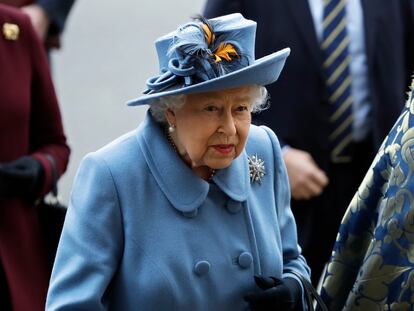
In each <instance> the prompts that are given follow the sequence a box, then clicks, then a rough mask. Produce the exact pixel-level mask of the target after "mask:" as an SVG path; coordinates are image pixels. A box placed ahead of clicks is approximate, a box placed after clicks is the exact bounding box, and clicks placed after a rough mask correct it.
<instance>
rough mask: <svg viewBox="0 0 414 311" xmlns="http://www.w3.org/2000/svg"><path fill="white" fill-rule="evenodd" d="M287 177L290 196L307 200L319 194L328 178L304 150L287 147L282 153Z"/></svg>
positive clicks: (326, 183)
mask: <svg viewBox="0 0 414 311" xmlns="http://www.w3.org/2000/svg"><path fill="white" fill-rule="evenodd" d="M283 159H284V161H285V164H286V169H287V173H288V177H289V183H290V187H291V192H292V197H293V198H294V199H295V200H309V199H311V198H312V197H316V196H318V195H320V194H321V193H322V191H323V189H324V188H325V187H326V186H327V185H328V183H329V179H328V177H327V176H326V174H325V172H324V171H322V170H321V169H320V168H319V167H318V166H317V164H316V163H315V161H314V160H313V158H312V156H311V155H310V154H309V153H308V152H306V151H302V150H299V149H295V148H292V147H288V148H287V150H286V151H285V152H284V154H283Z"/></svg>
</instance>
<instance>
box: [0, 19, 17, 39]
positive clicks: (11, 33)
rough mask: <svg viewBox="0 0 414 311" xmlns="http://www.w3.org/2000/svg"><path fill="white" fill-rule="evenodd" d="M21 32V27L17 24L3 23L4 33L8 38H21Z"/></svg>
mask: <svg viewBox="0 0 414 311" xmlns="http://www.w3.org/2000/svg"><path fill="white" fill-rule="evenodd" d="M19 33H20V29H19V26H17V25H16V24H10V23H4V24H3V35H4V38H5V39H6V40H10V41H16V40H17V39H18V38H19Z"/></svg>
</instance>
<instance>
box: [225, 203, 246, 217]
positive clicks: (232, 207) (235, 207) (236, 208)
mask: <svg viewBox="0 0 414 311" xmlns="http://www.w3.org/2000/svg"><path fill="white" fill-rule="evenodd" d="M226 207H227V210H228V211H229V212H230V213H232V214H237V213H238V212H240V211H241V209H242V203H241V202H237V201H234V200H228V201H227V205H226Z"/></svg>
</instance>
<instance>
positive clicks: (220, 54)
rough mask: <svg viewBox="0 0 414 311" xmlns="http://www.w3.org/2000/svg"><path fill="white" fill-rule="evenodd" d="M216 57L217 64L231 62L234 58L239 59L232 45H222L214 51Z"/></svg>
mask: <svg viewBox="0 0 414 311" xmlns="http://www.w3.org/2000/svg"><path fill="white" fill-rule="evenodd" d="M214 56H215V58H216V63H218V62H221V61H222V60H223V59H225V60H226V61H228V62H229V61H231V60H232V56H236V57H239V54H237V51H236V49H235V48H234V46H233V45H231V44H230V43H228V44H227V43H223V42H222V43H220V44H219V46H218V48H217V49H216V50H215V51H214Z"/></svg>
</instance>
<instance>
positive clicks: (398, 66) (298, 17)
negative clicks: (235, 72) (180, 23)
mask: <svg viewBox="0 0 414 311" xmlns="http://www.w3.org/2000/svg"><path fill="white" fill-rule="evenodd" d="M333 2H338V3H337V4H332V3H333ZM341 2H342V3H341ZM334 5H335V6H336V5H337V7H335V8H334V9H332V8H331V9H332V11H331V12H330V13H329V14H325V11H324V10H327V9H329V6H334ZM341 10H342V11H344V12H343V13H342V11H341ZM233 12H240V13H242V14H243V15H244V16H245V17H246V18H250V19H253V20H255V21H257V23H258V28H257V40H256V54H257V56H258V57H261V56H263V55H266V54H269V53H271V52H274V51H277V50H279V49H281V48H284V47H290V48H291V49H292V53H291V56H290V57H289V59H288V61H287V64H286V70H285V71H284V73H283V74H282V75H281V77H280V81H279V83H277V84H274V85H271V86H269V87H268V90H269V92H270V95H271V107H270V113H269V112H267V113H265V114H262V115H261V114H259V115H257V116H256V118H255V121H256V122H257V123H259V124H265V125H267V126H269V127H271V128H272V129H273V130H274V131H275V132H276V134H277V135H278V137H279V139H280V141H281V143H282V145H283V146H284V147H283V148H284V159H285V163H286V167H287V170H288V175H289V181H290V184H291V192H292V208H293V212H294V214H295V217H296V220H297V226H298V233H299V240H300V243H301V245H302V247H303V254H304V256H305V257H306V259H307V260H308V262H309V265H310V267H311V268H312V272H313V273H312V277H313V278H312V281H313V282H314V283H315V284H316V282H317V280H318V279H319V276H320V274H321V271H322V269H323V266H324V264H325V262H326V261H327V260H328V259H329V256H330V251H331V249H332V245H333V243H334V241H335V236H336V233H337V229H338V226H339V224H340V220H341V218H342V215H343V214H344V211H345V209H346V207H347V205H348V203H349V202H350V200H351V198H352V196H353V194H354V193H355V191H356V190H357V187H358V185H359V183H360V182H361V180H362V177H363V175H364V174H365V172H366V171H367V168H368V166H369V164H370V163H371V161H372V158H373V155H374V153H375V150H376V149H377V148H378V147H379V144H380V143H381V142H382V140H383V139H384V137H385V136H386V134H387V132H388V131H389V129H390V128H391V126H392V124H393V123H394V122H395V120H396V118H397V116H398V115H399V113H400V111H401V109H402V107H403V104H404V99H405V98H404V93H405V91H406V85H408V84H409V83H408V82H409V79H410V74H411V73H412V69H413V60H414V54H413V53H414V51H413V46H412V45H411V44H410V42H409V40H408V35H409V31H410V30H411V31H412V30H413V27H414V26H413V21H412V19H411V18H412V15H411V13H412V0H393V1H389V0H346V1H344V0H337V1H334V0H328V1H323V0H272V1H268V0H255V1H249V0H208V1H207V3H206V7H205V10H204V15H205V16H206V17H209V18H210V17H213V16H219V15H224V14H228V13H233ZM338 12H339V13H338ZM340 14H347V15H346V17H345V18H343V19H339V18H337V16H339V15H340ZM344 16H345V15H344ZM342 17H343V16H342ZM342 17H341V18H342ZM329 19H331V20H329ZM335 19H338V23H337V25H335V27H336V26H338V30H336V28H335V29H333V27H332V29H331V30H332V33H330V34H328V35H327V33H326V32H327V29H328V30H329V27H330V26H329V22H332V21H334V22H335ZM334 22H332V23H334ZM325 24H326V25H325ZM341 26H342V28H340V27H341ZM340 31H342V32H345V34H343V38H347V40H348V38H349V41H347V40H345V39H344V40H343V42H342V43H344V42H345V43H347V46H346V49H344V50H345V51H346V52H347V54H346V55H344V56H343V59H342V60H343V62H342V61H341V62H340V64H341V66H338V68H335V70H334V72H335V74H333V76H335V75H336V73H337V72H339V71H340V70H342V71H341V72H342V73H343V72H345V70H344V68H346V71H347V72H348V75H347V76H348V77H350V78H349V79H348V78H343V81H341V83H339V84H340V86H341V87H340V88H339V89H340V90H339V91H338V92H343V91H344V87H347V88H348V89H349V97H350V98H351V100H349V101H347V104H348V105H347V109H352V110H351V111H352V112H351V113H352V117H349V118H347V119H346V120H348V121H350V122H348V121H344V122H343V124H342V125H341V129H340V130H343V129H344V126H348V127H349V131H350V134H349V135H348V136H347V137H350V139H349V140H348V141H346V144H347V146H346V152H347V155H346V157H343V158H339V160H338V158H335V157H334V156H333V154H334V152H333V151H335V150H337V149H336V147H335V148H333V147H332V146H333V139H332V135H334V134H333V132H332V129H333V121H332V120H333V119H334V117H333V115H332V111H333V108H332V107H333V104H332V98H334V99H335V95H332V93H330V92H331V89H330V88H329V87H328V85H329V83H328V81H329V79H331V78H330V75H329V74H327V73H326V72H327V67H326V64H327V63H328V64H329V57H328V56H330V55H327V52H326V50H324V48H323V46H324V45H326V44H329V43H331V44H333V43H332V42H333V41H334V39H332V38H334V37H335V36H337V37H340V36H342V34H341V33H340ZM338 33H339V35H338ZM325 41H326V42H325ZM342 43H340V44H339V46H337V49H336V48H335V49H333V50H334V52H335V51H338V50H340V49H341V46H342V48H343V47H344V45H342ZM341 51H343V50H341ZM335 53H336V52H335ZM335 53H333V54H335ZM337 54H338V53H337ZM348 56H349V58H348ZM327 59H328V60H327ZM337 70H338V71H337ZM342 73H341V74H342ZM344 77H345V74H344ZM342 82H343V84H342ZM347 82H348V84H347ZM339 94H342V93H339ZM344 101H345V100H344ZM339 110H342V108H341V109H339ZM342 143H345V141H343V142H342ZM341 159H345V160H343V161H342V160H341Z"/></svg>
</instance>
